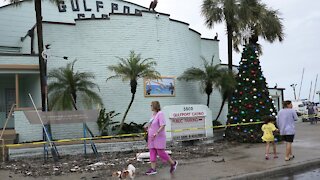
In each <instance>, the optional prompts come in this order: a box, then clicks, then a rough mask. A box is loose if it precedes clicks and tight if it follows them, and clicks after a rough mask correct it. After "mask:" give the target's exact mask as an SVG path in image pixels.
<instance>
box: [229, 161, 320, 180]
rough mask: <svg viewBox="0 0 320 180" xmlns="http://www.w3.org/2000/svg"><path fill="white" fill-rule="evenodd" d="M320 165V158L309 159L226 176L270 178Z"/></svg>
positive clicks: (243, 179) (241, 179)
mask: <svg viewBox="0 0 320 180" xmlns="http://www.w3.org/2000/svg"><path fill="white" fill-rule="evenodd" d="M319 166H320V158H316V159H313V160H307V161H302V162H297V163H294V164H288V165H282V166H280V167H274V168H271V169H266V170H265V171H260V172H254V173H248V174H243V175H239V176H232V177H226V179H230V180H249V179H250V180H252V179H260V180H261V179H270V178H272V177H273V178H274V177H278V176H284V175H290V174H294V173H298V172H303V171H305V170H310V169H312V168H314V167H319Z"/></svg>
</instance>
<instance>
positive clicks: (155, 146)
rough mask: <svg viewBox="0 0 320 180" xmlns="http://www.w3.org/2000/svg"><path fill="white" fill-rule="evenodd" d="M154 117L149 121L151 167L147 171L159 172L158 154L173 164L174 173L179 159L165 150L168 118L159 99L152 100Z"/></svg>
mask: <svg viewBox="0 0 320 180" xmlns="http://www.w3.org/2000/svg"><path fill="white" fill-rule="evenodd" d="M151 110H152V112H153V114H152V117H151V119H150V121H149V123H148V148H149V151H150V162H151V168H150V169H149V170H148V171H147V172H146V174H147V175H153V174H157V170H156V161H157V155H158V156H159V157H160V158H161V159H162V161H163V162H169V163H170V165H171V168H170V173H173V172H174V171H175V170H176V168H177V165H178V161H173V160H172V159H171V157H170V156H169V155H168V154H167V153H166V152H165V149H166V132H165V126H166V120H165V118H164V114H163V112H162V111H160V110H161V108H160V103H159V102H158V101H152V102H151Z"/></svg>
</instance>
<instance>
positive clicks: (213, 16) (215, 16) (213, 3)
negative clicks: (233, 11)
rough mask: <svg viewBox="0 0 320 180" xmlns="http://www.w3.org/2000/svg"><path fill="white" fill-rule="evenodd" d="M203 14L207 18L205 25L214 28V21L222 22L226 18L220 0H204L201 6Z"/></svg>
mask: <svg viewBox="0 0 320 180" xmlns="http://www.w3.org/2000/svg"><path fill="white" fill-rule="evenodd" d="M201 15H202V16H203V17H204V18H205V25H207V27H208V28H213V26H214V23H221V22H222V21H223V19H224V15H223V9H222V7H221V1H220V0H204V1H203V4H202V6H201Z"/></svg>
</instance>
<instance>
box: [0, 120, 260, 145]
mask: <svg viewBox="0 0 320 180" xmlns="http://www.w3.org/2000/svg"><path fill="white" fill-rule="evenodd" d="M262 123H263V122H251V123H238V124H228V125H220V126H208V127H201V128H200V127H199V128H184V129H176V130H167V131H166V132H173V133H177V132H183V131H194V130H201V129H202V130H203V129H218V128H225V127H234V126H247V125H254V124H262ZM144 134H145V133H134V134H120V135H115V136H97V137H87V138H74V139H61V140H56V141H52V142H54V143H60V142H72V141H85V140H98V139H111V138H120V137H140V136H142V135H144ZM47 143H48V142H47V141H41V142H30V143H22V144H7V145H5V146H6V147H8V148H10V147H12V148H14V147H22V146H27V145H41V144H47ZM0 147H2V146H0Z"/></svg>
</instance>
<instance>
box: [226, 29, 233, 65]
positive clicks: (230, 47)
mask: <svg viewBox="0 0 320 180" xmlns="http://www.w3.org/2000/svg"><path fill="white" fill-rule="evenodd" d="M227 33H228V69H229V71H232V33H233V32H232V28H231V26H230V25H227Z"/></svg>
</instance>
